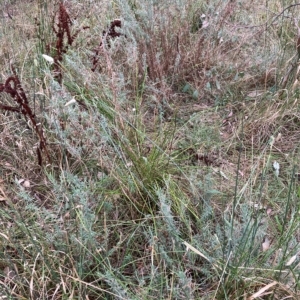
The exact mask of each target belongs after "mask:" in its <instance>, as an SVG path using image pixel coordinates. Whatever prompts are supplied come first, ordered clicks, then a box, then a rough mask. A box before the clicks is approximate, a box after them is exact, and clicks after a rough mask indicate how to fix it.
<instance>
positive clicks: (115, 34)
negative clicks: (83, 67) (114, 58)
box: [91, 19, 126, 72]
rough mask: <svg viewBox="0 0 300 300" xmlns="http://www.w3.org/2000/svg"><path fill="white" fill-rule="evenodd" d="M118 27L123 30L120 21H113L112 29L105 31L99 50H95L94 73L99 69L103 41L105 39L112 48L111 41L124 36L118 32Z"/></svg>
mask: <svg viewBox="0 0 300 300" xmlns="http://www.w3.org/2000/svg"><path fill="white" fill-rule="evenodd" d="M116 27H119V28H122V22H121V20H120V19H115V20H113V21H112V22H111V23H110V27H109V28H108V30H103V32H102V38H101V41H100V44H99V46H98V47H97V49H95V50H94V51H95V54H94V56H93V59H92V69H91V70H92V71H93V72H95V70H96V69H97V66H98V62H99V53H100V50H101V48H102V40H103V39H104V40H105V42H106V44H107V46H108V48H110V47H111V45H110V40H111V39H114V38H116V37H119V36H122V35H123V34H122V33H120V32H116ZM125 37H126V35H125Z"/></svg>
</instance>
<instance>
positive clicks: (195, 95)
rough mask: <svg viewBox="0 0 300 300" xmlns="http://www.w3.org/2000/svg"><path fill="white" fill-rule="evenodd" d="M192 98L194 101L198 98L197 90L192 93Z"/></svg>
mask: <svg viewBox="0 0 300 300" xmlns="http://www.w3.org/2000/svg"><path fill="white" fill-rule="evenodd" d="M193 98H194V99H198V98H199V93H198V91H197V90H194V92H193Z"/></svg>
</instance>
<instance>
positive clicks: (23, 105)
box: [0, 67, 50, 165]
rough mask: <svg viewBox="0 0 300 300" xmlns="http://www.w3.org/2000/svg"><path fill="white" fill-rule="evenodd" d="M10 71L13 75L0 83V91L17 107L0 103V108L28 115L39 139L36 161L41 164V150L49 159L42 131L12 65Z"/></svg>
mask: <svg viewBox="0 0 300 300" xmlns="http://www.w3.org/2000/svg"><path fill="white" fill-rule="evenodd" d="M12 71H13V74H14V75H12V76H9V77H8V78H7V79H6V81H5V83H4V84H0V93H6V94H9V95H10V96H11V97H12V98H13V100H14V101H15V102H16V103H17V104H18V105H19V107H16V106H9V105H4V104H1V103H0V109H3V110H8V111H12V112H17V113H22V114H23V116H24V117H28V118H29V119H30V121H31V123H32V125H33V128H34V130H35V132H36V133H37V135H38V137H39V140H40V145H39V147H38V150H37V155H38V163H39V165H42V155H41V153H42V151H44V152H45V154H46V156H47V158H48V160H49V161H50V155H49V153H48V149H47V143H46V139H45V137H44V132H43V129H42V127H40V126H39V125H38V123H37V120H36V117H35V115H34V113H33V111H32V109H31V107H30V106H29V101H28V99H27V96H26V94H25V92H24V89H23V87H22V85H21V82H20V80H19V77H18V75H17V73H16V71H15V69H14V68H13V67H12Z"/></svg>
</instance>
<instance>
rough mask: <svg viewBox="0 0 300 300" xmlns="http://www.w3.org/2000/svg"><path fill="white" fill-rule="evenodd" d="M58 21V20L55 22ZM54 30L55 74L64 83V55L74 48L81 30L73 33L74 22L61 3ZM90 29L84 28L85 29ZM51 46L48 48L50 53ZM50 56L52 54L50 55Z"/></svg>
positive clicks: (55, 16)
mask: <svg viewBox="0 0 300 300" xmlns="http://www.w3.org/2000/svg"><path fill="white" fill-rule="evenodd" d="M55 19H56V20H55ZM52 23H53V25H52V30H53V32H54V33H55V35H56V42H55V54H54V55H53V59H54V74H55V78H56V79H57V81H58V82H59V83H60V84H61V83H62V68H61V63H62V61H63V54H64V53H66V52H67V50H68V47H69V46H72V44H73V42H74V40H75V38H76V37H77V35H78V33H79V32H80V31H81V29H78V30H76V31H75V33H73V34H72V33H71V26H72V20H71V18H70V15H69V14H68V12H67V9H66V7H65V5H64V4H63V3H62V2H61V3H60V4H59V8H58V10H57V12H56V14H55V15H54V16H53V20H52ZM87 28H89V27H88V26H87V27H84V28H83V29H87ZM50 48H51V47H50V45H47V46H46V50H47V51H48V53H49V52H50ZM49 54H50V53H49Z"/></svg>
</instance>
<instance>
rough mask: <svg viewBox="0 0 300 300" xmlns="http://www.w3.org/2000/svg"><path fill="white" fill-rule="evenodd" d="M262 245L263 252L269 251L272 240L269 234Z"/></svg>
mask: <svg viewBox="0 0 300 300" xmlns="http://www.w3.org/2000/svg"><path fill="white" fill-rule="evenodd" d="M261 245H262V251H263V252H265V251H267V250H268V249H269V248H270V240H269V238H268V237H267V236H266V237H265V239H264V242H263V243H262V244H261Z"/></svg>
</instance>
